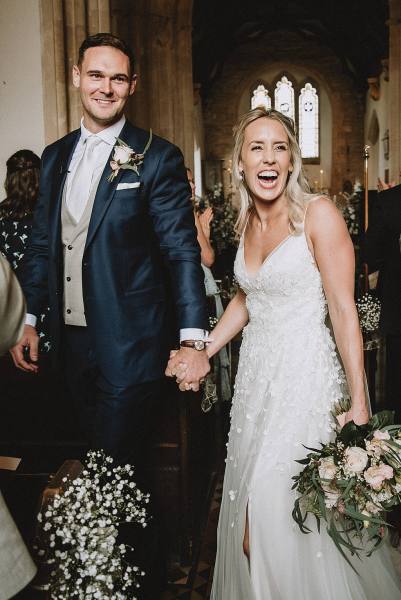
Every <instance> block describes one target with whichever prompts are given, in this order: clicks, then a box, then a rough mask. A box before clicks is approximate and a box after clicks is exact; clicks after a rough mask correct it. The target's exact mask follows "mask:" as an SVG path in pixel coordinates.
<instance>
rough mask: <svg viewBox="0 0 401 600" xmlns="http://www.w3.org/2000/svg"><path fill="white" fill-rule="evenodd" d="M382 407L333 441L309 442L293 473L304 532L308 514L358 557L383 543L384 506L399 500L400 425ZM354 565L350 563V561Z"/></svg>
mask: <svg viewBox="0 0 401 600" xmlns="http://www.w3.org/2000/svg"><path fill="white" fill-rule="evenodd" d="M393 419H394V413H392V412H390V411H382V412H379V413H377V414H376V415H374V416H373V417H372V418H371V419H370V421H369V423H367V424H366V425H356V424H355V423H354V422H353V421H351V422H349V423H347V424H346V425H345V426H344V427H343V428H342V429H341V431H340V432H339V433H338V434H337V437H336V439H335V440H334V441H333V442H331V443H329V444H321V448H319V449H315V448H307V449H308V450H310V453H309V454H308V455H307V457H306V458H304V459H303V460H299V461H297V462H299V463H300V464H302V465H304V468H303V470H302V471H301V472H300V473H299V475H296V476H295V477H293V479H294V482H295V483H294V485H293V489H295V490H296V491H297V492H298V493H299V498H297V499H296V501H295V504H294V509H293V512H292V516H293V518H294V519H295V521H296V522H297V524H298V526H299V528H300V530H301V531H302V532H303V533H310V532H311V529H310V528H309V527H308V526H307V525H306V520H307V517H308V514H312V515H314V517H315V519H316V523H317V529H318V531H319V532H320V523H321V520H324V521H325V522H326V527H327V532H328V534H329V535H330V537H331V538H332V540H333V542H334V543H335V545H336V546H337V548H338V549H339V551H340V552H341V554H342V555H343V556H344V558H345V559H346V560H347V562H349V564H351V563H350V561H349V558H348V556H347V553H346V552H345V550H347V551H349V552H350V553H351V555H354V554H355V555H357V556H358V557H360V553H363V554H365V555H366V556H370V555H371V554H372V552H373V551H374V550H376V549H377V548H379V546H380V545H381V544H382V542H383V540H384V539H385V537H386V535H387V532H388V527H389V525H388V523H387V522H386V519H385V515H386V512H387V511H389V510H391V509H392V508H393V507H394V506H396V505H398V504H400V503H401V426H400V425H393ZM351 566H352V565H351Z"/></svg>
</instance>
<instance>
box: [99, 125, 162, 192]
mask: <svg viewBox="0 0 401 600" xmlns="http://www.w3.org/2000/svg"><path fill="white" fill-rule="evenodd" d="M152 136H153V133H152V130H150V132H149V139H148V141H147V143H146V146H145V148H144V149H143V152H142V153H141V154H138V153H137V152H135V150H133V149H132V148H130V146H128V144H126V143H125V142H123V140H120V138H117V143H116V145H115V146H114V154H113V158H112V160H111V161H110V167H111V169H112V171H111V173H110V175H109V176H108V178H107V181H110V182H111V181H113V179H114V178H115V177H117V175H118V173H119V171H120V169H130V170H131V171H135V173H136V174H137V175H139V168H138V167H139V166H140V165H141V164H142V163H143V160H144V158H145V154H146V152H147V151H148V150H149V147H150V144H151V143H152Z"/></svg>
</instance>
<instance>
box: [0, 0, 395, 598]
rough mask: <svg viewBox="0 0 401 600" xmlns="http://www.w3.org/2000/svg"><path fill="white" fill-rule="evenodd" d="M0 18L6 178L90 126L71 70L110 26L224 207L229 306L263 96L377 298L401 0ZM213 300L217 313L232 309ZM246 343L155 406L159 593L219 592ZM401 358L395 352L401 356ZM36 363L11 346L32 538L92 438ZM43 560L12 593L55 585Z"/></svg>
mask: <svg viewBox="0 0 401 600" xmlns="http://www.w3.org/2000/svg"><path fill="white" fill-rule="evenodd" d="M0 32H1V35H0V57H1V59H0V73H1V77H0V105H1V117H0V132H1V135H0V139H1V144H0V180H1V181H2V182H4V180H5V177H6V162H7V160H8V158H9V157H10V156H11V155H12V154H13V153H14V152H16V151H17V150H20V149H29V150H31V151H33V152H35V153H36V154H37V155H38V156H40V155H41V154H42V152H43V150H44V148H45V147H46V146H47V145H49V144H52V143H53V142H55V141H56V140H58V139H59V138H61V137H62V136H64V135H66V134H67V133H69V132H70V131H73V130H75V129H77V128H78V127H79V126H80V120H81V105H80V100H79V95H78V92H77V90H76V89H75V88H74V86H73V85H72V81H71V70H72V67H73V65H74V64H76V60H77V56H78V49H79V46H80V44H81V42H82V40H83V39H84V38H85V37H86V36H88V35H93V34H95V33H98V32H111V33H112V34H114V35H116V36H119V37H121V38H122V39H124V40H125V41H126V42H127V43H128V44H129V45H130V46H131V47H132V49H133V51H134V54H135V58H136V64H137V67H136V72H137V76H138V79H137V87H136V90H135V93H134V94H133V96H132V97H131V98H130V99H129V102H128V105H127V106H128V107H127V109H126V117H127V119H129V121H131V122H132V123H133V124H134V125H136V126H138V127H140V128H143V129H146V130H149V129H152V131H153V132H154V133H155V134H157V135H159V136H161V137H163V138H165V139H167V140H168V141H170V142H172V143H173V144H175V145H176V146H178V147H179V148H180V149H181V151H182V153H183V156H184V159H185V163H186V165H187V167H189V169H190V170H191V171H192V173H193V177H194V183H195V200H196V202H197V204H198V207H199V210H203V209H204V208H205V207H207V206H211V207H212V208H213V211H214V219H213V222H212V226H211V231H212V233H211V240H212V244H213V246H214V253H215V260H214V264H213V265H212V266H211V270H212V273H213V276H214V278H215V281H216V282H217V285H218V288H219V291H218V295H219V297H220V298H221V302H222V304H223V307H224V306H226V304H227V302H228V300H229V299H230V297H231V296H230V295H231V294H232V289H233V286H235V282H234V281H233V260H234V257H235V252H236V244H237V240H236V238H235V235H234V230H233V225H234V223H235V219H236V211H237V209H238V191H237V189H236V187H235V185H234V183H233V177H232V149H233V126H234V124H235V123H236V122H237V121H238V119H239V117H240V116H241V115H242V114H243V113H245V112H246V111H248V110H249V109H251V108H256V107H258V106H264V107H265V108H275V109H276V110H279V111H281V112H283V113H284V114H286V115H287V116H290V117H291V118H292V119H293V120H294V122H295V124H296V127H297V131H298V136H299V142H300V146H301V150H302V157H303V164H304V169H305V174H306V177H307V180H308V183H309V186H310V189H311V190H312V191H313V192H316V193H321V194H327V195H328V196H329V197H330V198H331V199H332V201H333V202H334V203H335V204H336V205H337V207H338V208H339V209H340V210H341V212H342V213H343V215H344V218H345V220H346V223H347V226H348V229H349V232H350V235H351V238H352V241H353V243H354V247H355V256H356V269H357V270H356V280H355V283H356V285H355V289H356V292H355V294H356V299H358V298H359V297H361V296H362V295H363V294H364V293H366V292H367V291H369V289H370V290H372V293H373V294H374V295H375V293H376V291H375V281H376V280H377V269H373V268H370V267H369V265H368V267H367V266H366V264H365V261H364V258H363V248H364V234H365V231H366V229H367V227H368V224H369V216H370V215H371V211H372V210H374V205H375V203H376V202H377V201H378V200H377V190H378V180H381V182H382V183H381V185H384V186H385V187H387V186H388V185H390V186H391V185H398V184H399V183H400V182H401V1H400V0H365V1H364V2H360V1H358V0H347V1H346V0H337V1H336V2H332V1H331V0H301V1H295V0H249V1H248V2H240V1H239V0H230V1H228V0H0ZM3 197H5V193H4V190H3V191H2V196H1V197H0V200H3ZM400 202H401V196H400ZM0 230H1V228H0ZM400 239H401V238H400ZM1 243H2V242H1V239H0V249H2V248H1ZM334 260H335V257H334ZM368 271H369V275H368ZM209 299H210V315H211V316H210V319H211V320H213V319H216V317H218V316H219V315H218V314H216V311H217V309H216V306H215V300H214V295H213V294H212V295H211V298H209ZM395 301H396V302H398V301H399V299H398V300H395ZM400 308H401V307H400V305H398V312H400ZM211 322H212V321H211ZM386 335H390V336H391V335H392V333H391V332H390V333H388V332H387V333H386ZM386 335H382V334H381V333H380V331H376V332H374V335H373V336H372V335H371V336H369V335H367V339H366V343H365V370H366V375H367V384H368V387H369V394H370V399H371V404H372V410H373V412H376V411H377V410H381V409H382V408H383V407H385V403H386V369H388V368H389V362H388V359H386V339H387V338H386ZM394 335H398V336H399V335H400V332H399V331H394ZM398 339H399V338H398ZM240 341H241V339H240V336H237V338H235V339H234V340H233V341H232V342H231V343H230V345H229V346H228V347H227V353H226V356H227V357H228V359H227V360H228V363H227V365H226V368H227V372H228V376H229V388H230V390H229V393H228V394H227V389H225V391H224V390H223V386H222V383H221V380H220V378H219V369H222V365H221V364H217V365H215V366H214V375H215V379H214V390H213V393H212V399H211V400H209V401H205V397H204V392H199V393H197V392H186V393H184V394H180V393H178V392H177V391H176V390H175V387H174V386H173V385H171V383H169V384H168V385H167V386H166V390H165V398H164V401H163V402H162V403H161V404H160V406H159V409H158V411H157V414H155V415H154V439H153V440H152V448H153V450H152V457H151V459H150V461H149V464H150V467H149V470H150V473H151V477H152V478H153V480H154V486H155V489H156V490H157V495H158V499H159V502H160V504H161V508H162V513H163V515H167V517H166V519H165V521H166V523H165V531H164V535H165V545H166V547H167V554H168V561H167V562H168V565H167V571H168V574H167V580H168V581H166V587H165V591H164V592H163V595H162V596H161V599H162V600H169V599H173V598H182V599H188V600H189V599H191V600H200V599H201V598H208V597H209V594H210V589H211V581H212V573H213V563H214V553H215V547H216V527H217V519H218V511H219V503H220V498H221V490H222V478H223V475H224V456H225V446H226V439H227V433H228V427H229V413H230V407H231V393H232V391H233V385H234V379H235V373H236V365H237V361H238V350H239V345H240ZM400 361H401V355H400V354H398V356H396V358H395V359H393V363H392V365H393V366H392V368H395V369H397V366H396V365H397V363H398V368H400ZM39 364H40V371H39V374H38V375H36V374H32V373H23V372H21V371H19V370H17V369H16V368H15V366H14V364H13V362H12V360H11V357H10V356H9V355H4V356H3V357H0V382H1V394H0V395H1V418H0V490H1V491H2V494H3V496H4V498H5V500H6V503H7V505H8V508H9V510H10V512H11V514H12V516H13V518H14V520H15V522H16V523H17V525H18V528H19V530H20V532H21V534H22V536H23V539H24V541H25V543H26V544H27V546H28V547H29V548H32V546H33V544H34V540H35V536H36V535H37V524H36V520H35V515H36V513H37V511H38V507H41V506H42V507H43V503H46V502H47V501H48V499H49V497H51V495H52V494H54V493H55V491H54V490H58V491H60V490H62V487H63V483H62V481H63V477H65V476H66V475H67V474H69V475H70V476H74V475H73V474H74V472H75V471H74V469H77V464H78V460H80V457H81V456H82V452H83V449H84V448H85V440H83V439H82V436H81V435H80V433H79V432H78V431H77V429H76V427H75V422H74V414H73V409H72V403H71V399H70V398H69V397H68V395H67V394H66V392H65V389H64V385H63V380H62V377H61V376H60V374H59V373H58V372H57V371H56V370H55V369H54V365H53V362H52V350H51V340H50V344H49V346H48V347H46V348H44V349H43V353H42V354H41V356H40V359H39ZM394 365H395V366H394ZM213 394H214V395H213ZM223 396H224V397H223ZM206 400H207V399H206ZM399 400H400V401H401V398H399ZM400 523H401V521H400ZM400 523H399V524H398V527H399V529H400V531H401V524H400ZM399 556H400V557H399V558H397V559H396V560H398V562H399V568H400V572H401V566H400V565H401V554H400V555H399ZM39 566H40V565H39ZM42 567H43V565H42ZM42 567H41V568H39V575H38V576H37V577H36V579H34V580H33V583H32V584H30V585H29V586H28V587H27V588H26V589H25V590H22V591H21V592H20V593H19V594H18V595H17V596H15V598H19V599H20V600H24V599H26V600H29V599H30V598H31V599H35V600H40V599H42V598H43V599H45V598H50V596H49V595H48V593H47V592H46V591H44V588H43V585H42V583H43V582H42V581H41V580H40V578H42V580H45V579H46V577H48V573H47V572H46V569H43V568H42ZM38 577H39V579H38ZM0 587H1V582H0ZM0 598H2V593H1V589H0ZM155 600H156V599H155ZM244 600H245V599H244Z"/></svg>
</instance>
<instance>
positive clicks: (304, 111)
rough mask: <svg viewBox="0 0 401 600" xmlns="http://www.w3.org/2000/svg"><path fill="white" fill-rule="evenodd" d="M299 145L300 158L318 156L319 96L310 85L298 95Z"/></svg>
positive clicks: (307, 84) (306, 85)
mask: <svg viewBox="0 0 401 600" xmlns="http://www.w3.org/2000/svg"><path fill="white" fill-rule="evenodd" d="M298 129H299V145H300V148H301V153H302V158H318V156H319V96H318V95H317V92H316V89H315V88H314V87H313V86H312V84H311V83H306V84H305V87H303V88H302V90H301V92H300V94H299V127H298Z"/></svg>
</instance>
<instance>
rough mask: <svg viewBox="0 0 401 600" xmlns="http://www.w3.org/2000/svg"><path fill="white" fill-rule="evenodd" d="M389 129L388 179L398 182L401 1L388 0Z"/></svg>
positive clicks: (399, 161)
mask: <svg viewBox="0 0 401 600" xmlns="http://www.w3.org/2000/svg"><path fill="white" fill-rule="evenodd" d="M389 13H390V19H389V30H390V55H389V107H391V108H390V110H389V131H390V181H396V182H397V183H398V181H399V179H400V171H401V2H400V0H389Z"/></svg>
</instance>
